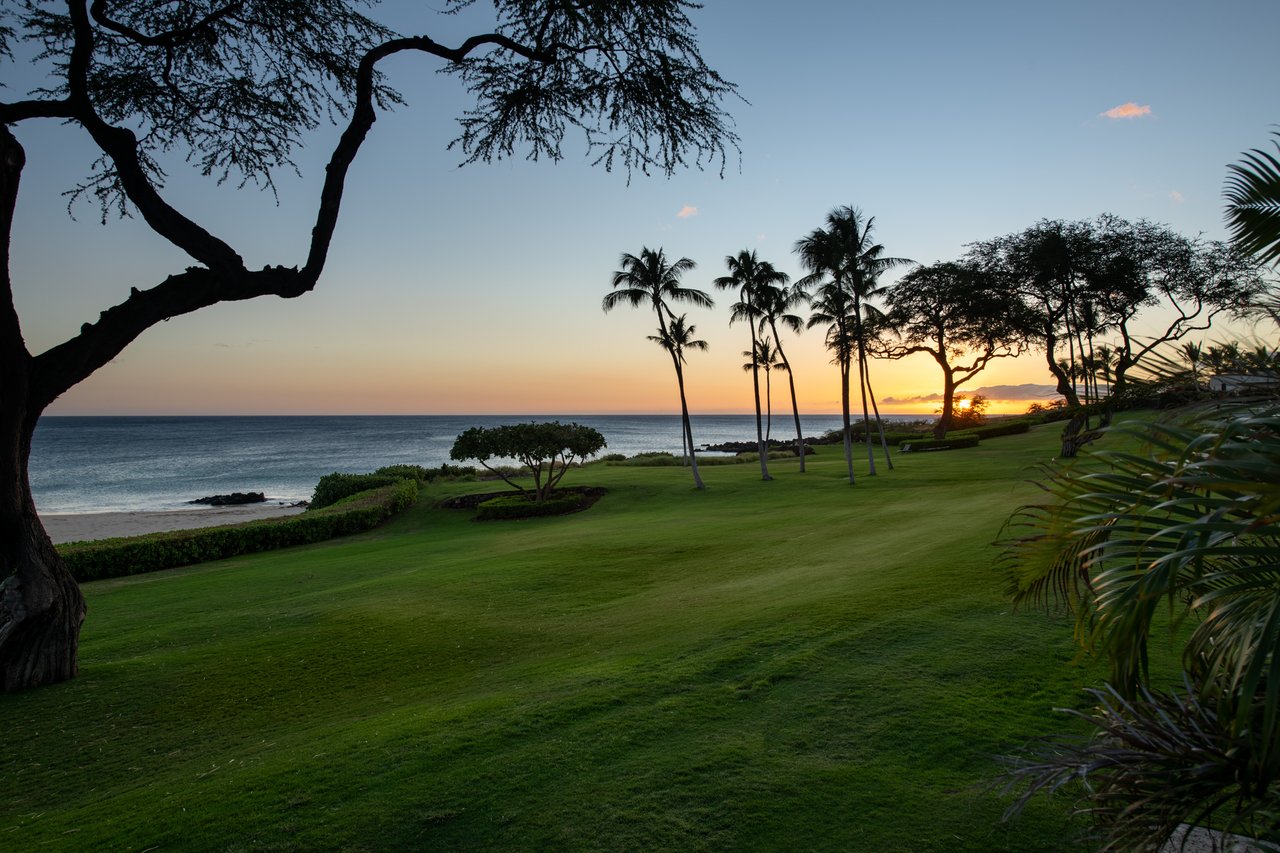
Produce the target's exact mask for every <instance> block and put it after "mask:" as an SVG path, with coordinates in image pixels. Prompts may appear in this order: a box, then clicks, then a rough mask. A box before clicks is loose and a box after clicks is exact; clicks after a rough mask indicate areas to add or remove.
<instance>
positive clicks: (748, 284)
mask: <svg viewBox="0 0 1280 853" xmlns="http://www.w3.org/2000/svg"><path fill="white" fill-rule="evenodd" d="M724 264H725V266H726V267H728V268H729V274H728V275H722V276H720V277H719V278H717V279H716V280H715V282H713V283H714V284H715V286H716V287H718V288H720V289H721V290H729V289H732V288H737V290H738V301H737V302H735V303H734V304H733V307H732V309H731V311H732V313H731V314H730V316H729V323H730V325H732V324H733V323H734V322H736V321H738V320H744V321H745V322H746V324H747V328H748V329H750V331H751V349H750V350H748V353H754V352H755V351H756V349H757V347H758V345H759V337H758V336H757V334H756V324H757V322H758V321H759V320H760V318H761V317H762V316H763V314H762V309H761V306H762V304H763V299H764V290H765V288H768V287H778V286H779V285H784V284H786V283H787V279H788V276H787V275H786V273H782V272H779V271H778V270H776V269H774V267H773V264H771V263H769V262H768V261H762V260H760V258H759V257H757V256H756V253H755V251H754V250H751V251H748V250H746V249H743V250H742V251H741V252H738V254H737V255H729V256H727V257H726V258H725V259H724ZM747 370H748V372H750V374H751V387H752V390H753V392H754V394H755V404H756V449H757V450H758V451H759V454H760V478H761V479H762V480H772V479H773V477H771V476H770V475H769V454H768V452H767V447H766V445H765V437H764V431H763V430H762V428H761V425H760V368H759V366H758V365H757V364H756V361H755V359H754V358H752V360H751V361H750V362H749V364H748V367H747Z"/></svg>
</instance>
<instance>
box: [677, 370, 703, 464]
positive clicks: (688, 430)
mask: <svg viewBox="0 0 1280 853" xmlns="http://www.w3.org/2000/svg"><path fill="white" fill-rule="evenodd" d="M671 359H672V361H674V362H675V365H676V384H677V385H679V386H680V418H681V421H682V422H683V424H684V439H685V442H687V443H688V445H689V466H690V467H691V468H692V469H693V485H694V488H697V489H703V488H706V487H705V486H703V485H702V476H701V475H700V474H699V473H698V457H697V456H696V455H695V454H694V452H693V425H692V424H691V423H690V422H689V404H688V403H687V402H685V398H684V371H683V370H681V369H680V359H679V357H678V356H676V355H675V354H674V353H673V354H672V357H671Z"/></svg>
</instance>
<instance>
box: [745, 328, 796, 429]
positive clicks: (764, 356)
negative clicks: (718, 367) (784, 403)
mask: <svg viewBox="0 0 1280 853" xmlns="http://www.w3.org/2000/svg"><path fill="white" fill-rule="evenodd" d="M742 355H743V357H744V358H746V359H747V360H746V361H745V362H744V363H743V365H742V369H743V370H745V371H746V372H748V373H752V372H754V373H756V374H757V375H758V374H759V372H760V371H762V370H763V371H764V410H765V422H764V423H765V427H764V447H766V448H767V447H768V446H769V440H770V439H769V435H770V433H771V432H772V430H773V383H772V381H771V379H770V377H771V376H772V374H773V371H775V370H782V371H785V370H786V369H787V363H786V362H785V361H780V360H778V348H777V347H775V346H774V345H773V339H772V338H769V337H762V338H760V340H758V341H756V343H755V348H754V349H750V350H743V351H742Z"/></svg>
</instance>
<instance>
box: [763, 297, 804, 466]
mask: <svg viewBox="0 0 1280 853" xmlns="http://www.w3.org/2000/svg"><path fill="white" fill-rule="evenodd" d="M769 328H771V329H773V339H774V340H775V341H777V340H780V338H779V337H778V327H777V326H775V325H774V323H773V320H772V318H771V319H770V320H769ZM778 358H780V359H782V363H783V364H784V365H785V366H786V368H787V383H788V384H789V385H790V386H791V413H792V414H793V415H794V416H795V419H796V456H799V457H800V473H801V474H803V473H804V455H805V453H804V433H803V432H802V431H801V429H800V406H799V404H797V403H796V379H795V376H793V375H792V373H791V362H789V361H787V354H786V353H784V352H783V351H782V344H778Z"/></svg>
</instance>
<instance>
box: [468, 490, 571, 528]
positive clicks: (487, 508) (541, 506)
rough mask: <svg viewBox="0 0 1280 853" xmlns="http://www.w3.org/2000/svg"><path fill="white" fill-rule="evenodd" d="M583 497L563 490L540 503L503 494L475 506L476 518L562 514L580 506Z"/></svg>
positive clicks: (491, 518) (487, 519)
mask: <svg viewBox="0 0 1280 853" xmlns="http://www.w3.org/2000/svg"><path fill="white" fill-rule="evenodd" d="M584 498H585V496H584V495H581V494H578V493H575V492H564V493H561V494H559V495H555V496H554V497H552V498H550V499H548V500H545V501H542V502H541V503H534V502H533V501H531V500H529V499H528V498H526V497H524V496H523V495H503V496H502V497H499V498H490V499H489V500H487V501H484V502H483V503H481V504H480V505H479V506H477V507H476V518H477V519H479V520H480V521H497V520H499V519H510V518H537V517H540V516H544V515H563V514H565V513H566V512H573V511H574V510H575V509H577V508H578V507H580V506H582V501H583V500H584Z"/></svg>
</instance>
